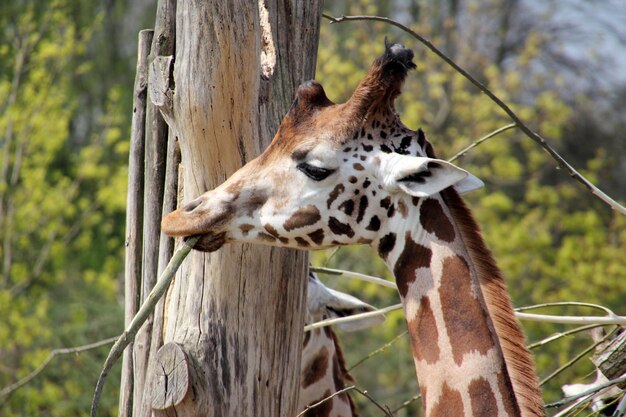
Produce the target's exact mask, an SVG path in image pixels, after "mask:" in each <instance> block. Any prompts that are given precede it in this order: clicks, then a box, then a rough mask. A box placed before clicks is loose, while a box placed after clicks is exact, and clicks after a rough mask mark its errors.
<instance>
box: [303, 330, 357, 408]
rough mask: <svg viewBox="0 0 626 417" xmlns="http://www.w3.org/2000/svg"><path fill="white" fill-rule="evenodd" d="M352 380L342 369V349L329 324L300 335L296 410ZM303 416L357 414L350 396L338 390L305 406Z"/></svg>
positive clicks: (344, 369)
mask: <svg viewBox="0 0 626 417" xmlns="http://www.w3.org/2000/svg"><path fill="white" fill-rule="evenodd" d="M346 382H348V383H354V380H353V379H352V377H351V376H350V374H349V373H348V371H347V370H346V366H345V360H344V357H343V352H342V350H341V346H340V345H339V341H338V340H337V336H336V335H335V333H334V332H333V330H332V329H331V328H330V327H324V328H322V329H314V330H311V331H309V332H306V333H305V335H304V347H303V349H302V363H301V381H300V384H301V385H300V394H299V399H298V410H299V412H301V411H304V410H305V409H306V408H307V406H311V405H313V404H316V403H319V402H320V401H321V400H323V399H324V398H328V397H330V396H331V395H333V394H335V393H336V392H338V391H340V390H342V389H343V388H345V387H346V385H345V384H346ZM304 416H306V417H313V416H328V417H358V413H357V412H356V409H355V407H354V403H353V401H352V398H351V397H350V396H349V395H348V393H342V394H339V395H336V396H334V397H333V398H331V399H329V400H327V401H325V402H323V403H322V404H320V405H318V406H316V407H314V408H311V409H309V410H308V411H307V412H306V413H305V414H304Z"/></svg>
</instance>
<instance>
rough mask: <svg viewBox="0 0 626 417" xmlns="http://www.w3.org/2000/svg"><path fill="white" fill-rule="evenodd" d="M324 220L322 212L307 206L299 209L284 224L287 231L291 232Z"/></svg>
mask: <svg viewBox="0 0 626 417" xmlns="http://www.w3.org/2000/svg"><path fill="white" fill-rule="evenodd" d="M320 220H322V216H321V215H320V211H319V209H318V208H317V207H315V206H306V207H302V208H299V209H298V210H296V212H295V213H293V215H292V216H291V217H289V218H288V219H287V220H285V223H284V224H283V227H284V228H285V230H286V231H288V232H290V231H292V230H294V229H299V228H301V227H305V226H311V225H314V224H315V223H317V222H319V221H320Z"/></svg>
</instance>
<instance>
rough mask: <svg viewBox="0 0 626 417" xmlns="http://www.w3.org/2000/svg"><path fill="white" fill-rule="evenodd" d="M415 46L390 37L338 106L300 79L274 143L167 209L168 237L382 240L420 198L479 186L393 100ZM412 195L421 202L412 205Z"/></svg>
mask: <svg viewBox="0 0 626 417" xmlns="http://www.w3.org/2000/svg"><path fill="white" fill-rule="evenodd" d="M412 58H413V52H412V51H411V50H409V49H406V48H404V47H403V46H402V45H399V44H395V45H389V44H386V50H385V53H384V54H383V55H382V56H381V57H379V58H378V59H376V60H375V61H374V63H373V64H372V66H371V68H370V70H369V72H368V74H367V76H366V77H365V78H364V79H363V80H362V81H361V82H360V84H359V85H358V87H357V89H356V90H355V92H354V93H353V95H352V97H351V98H350V99H349V100H348V101H347V102H346V103H343V104H334V103H332V102H331V101H330V100H329V99H328V98H327V97H326V94H325V92H324V89H323V88H322V86H321V85H320V84H319V83H317V82H315V81H309V82H306V83H304V84H302V85H301V86H300V87H299V88H298V90H297V94H296V99H295V102H294V103H293V105H292V108H291V109H290V111H289V113H288V114H287V115H286V116H285V118H284V119H283V121H282V123H281V125H280V127H279V129H278V132H277V133H276V135H275V137H274V139H273V141H272V143H271V144H270V146H269V147H268V148H267V149H266V150H265V152H263V154H261V155H260V156H259V157H258V158H256V159H254V160H252V161H250V162H249V163H248V164H246V165H245V166H244V167H242V168H241V169H240V170H239V171H237V172H235V173H234V174H233V175H232V176H231V177H230V178H229V179H227V180H226V181H225V182H224V183H223V184H222V185H221V186H219V187H217V188H216V189H214V190H211V191H208V192H206V193H205V194H203V195H201V196H200V197H198V198H196V199H195V200H193V201H190V202H188V203H187V204H186V205H184V206H183V207H182V208H179V209H178V210H176V211H174V212H172V213H170V214H168V215H167V216H166V217H165V218H164V219H163V222H162V228H163V231H164V232H165V233H166V234H168V235H171V236H192V235H202V239H200V241H199V243H198V244H197V245H196V247H195V248H196V249H199V250H204V251H214V250H217V249H219V248H220V247H221V246H222V245H223V244H225V243H227V242H231V241H239V242H256V243H265V244H271V245H276V246H285V247H296V248H323V247H330V246H337V245H346V244H352V243H372V242H376V241H377V239H378V235H379V233H380V230H384V229H385V228H386V226H387V223H389V222H394V221H397V219H398V217H406V215H407V211H408V210H409V208H410V206H411V205H413V206H417V203H416V201H417V199H420V198H422V197H427V196H429V195H433V194H436V193H438V192H440V191H441V190H443V189H445V188H447V187H450V186H456V187H458V189H459V190H460V191H467V190H469V189H473V188H476V187H478V186H480V185H481V183H480V181H479V180H477V179H476V178H475V177H473V176H471V175H470V174H469V173H468V172H467V171H464V170H463V169H461V168H458V167H456V166H454V165H452V164H450V163H448V162H445V161H442V160H438V159H433V158H429V157H427V156H426V154H425V152H424V147H425V146H426V144H427V142H426V139H425V137H424V134H423V133H422V132H421V131H419V132H415V131H412V130H410V129H408V128H407V127H405V126H404V125H403V124H402V123H401V122H400V119H399V117H398V116H397V114H396V112H395V109H394V100H395V98H396V97H397V96H398V95H399V94H400V88H401V86H402V83H403V81H404V79H405V77H406V75H407V72H408V70H410V69H411V68H414V67H415V64H414V63H413V62H412ZM411 201H413V202H414V203H413V204H411Z"/></svg>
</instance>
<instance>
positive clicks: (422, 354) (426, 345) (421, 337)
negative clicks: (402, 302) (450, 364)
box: [407, 297, 440, 364]
mask: <svg viewBox="0 0 626 417" xmlns="http://www.w3.org/2000/svg"><path fill="white" fill-rule="evenodd" d="M407 326H408V329H409V335H410V336H411V346H412V348H413V354H414V355H415V358H416V359H418V360H423V361H426V363H429V364H433V363H436V362H437V361H438V360H439V354H440V350H439V343H438V341H439V331H438V330H437V322H436V321H435V315H434V313H433V310H432V308H431V306H430V300H429V299H428V298H426V297H422V300H421V301H420V305H419V309H418V310H417V314H416V315H415V317H412V318H408V320H407Z"/></svg>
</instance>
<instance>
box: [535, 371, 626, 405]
mask: <svg viewBox="0 0 626 417" xmlns="http://www.w3.org/2000/svg"><path fill="white" fill-rule="evenodd" d="M623 382H626V375H624V376H622V377H620V378H617V379H613V380H611V381H608V382H605V383H604V384H600V385H596V386H595V387H593V388H591V389H588V390H587V391H583V392H581V393H580V394H576V395H572V396H571V397H566V398H563V399H562V400H559V401H555V402H553V403H548V404H546V408H554V407H561V406H563V405H567V404H570V403H573V402H574V401H576V400H577V399H579V398H582V397H585V396H587V395H589V394H594V393H596V392H598V391H600V390H603V389H605V388H608V387H612V386H614V385H618V384H621V383H623Z"/></svg>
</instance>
